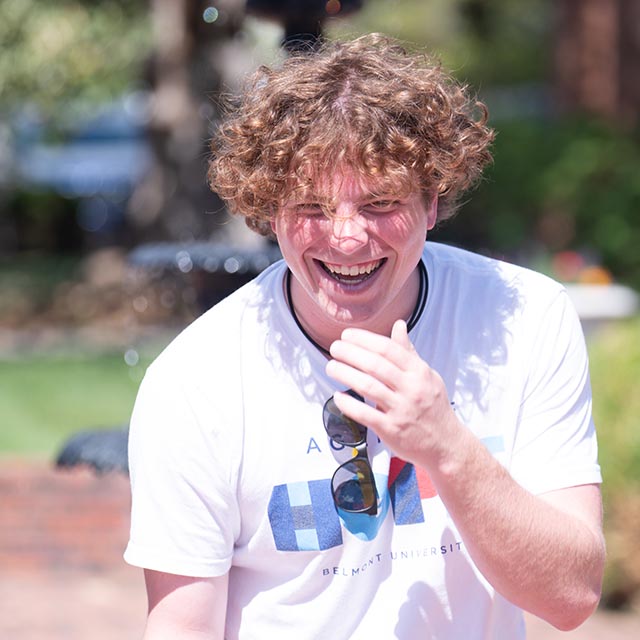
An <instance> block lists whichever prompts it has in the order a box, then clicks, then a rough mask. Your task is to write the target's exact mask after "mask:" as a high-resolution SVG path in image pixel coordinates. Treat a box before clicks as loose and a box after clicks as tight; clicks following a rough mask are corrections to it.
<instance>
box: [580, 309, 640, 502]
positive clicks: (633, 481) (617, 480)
mask: <svg viewBox="0 0 640 640" xmlns="http://www.w3.org/2000/svg"><path fill="white" fill-rule="evenodd" d="M589 356H590V360H591V383H592V386H593V389H594V405H593V407H594V418H595V422H596V427H597V429H598V436H599V438H598V440H599V450H600V454H599V455H600V464H601V465H602V468H603V475H604V485H603V492H604V495H605V498H606V499H607V500H611V499H613V498H614V496H615V495H616V494H619V493H620V492H621V491H627V490H630V489H634V490H635V491H640V429H639V428H638V416H640V393H638V372H640V318H638V317H636V318H634V319H632V320H628V321H626V322H621V323H616V324H615V325H611V326H609V327H607V328H605V329H604V330H602V331H600V332H599V334H598V335H597V336H596V337H595V338H594V339H592V340H590V342H589Z"/></svg>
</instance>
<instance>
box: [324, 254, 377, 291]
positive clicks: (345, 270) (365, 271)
mask: <svg viewBox="0 0 640 640" xmlns="http://www.w3.org/2000/svg"><path fill="white" fill-rule="evenodd" d="M386 261H387V259H386V258H383V259H382V260H372V261H371V262H363V263H362V264H356V265H351V266H347V265H342V264H332V263H330V262H320V265H321V266H322V268H323V269H324V270H325V271H326V272H327V273H328V274H329V275H330V276H331V278H333V279H334V280H336V281H337V282H339V283H341V284H351V285H354V284H360V283H361V282H364V281H365V280H368V279H369V278H371V277H372V276H373V274H374V273H376V272H377V271H378V269H380V267H381V266H382V265H383V264H384V263H385V262H386Z"/></svg>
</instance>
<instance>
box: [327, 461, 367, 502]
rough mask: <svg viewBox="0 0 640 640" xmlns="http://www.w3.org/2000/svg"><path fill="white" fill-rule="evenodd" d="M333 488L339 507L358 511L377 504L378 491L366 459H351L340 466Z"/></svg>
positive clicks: (334, 497) (335, 475)
mask: <svg viewBox="0 0 640 640" xmlns="http://www.w3.org/2000/svg"><path fill="white" fill-rule="evenodd" d="M332 488H333V499H334V501H335V503H336V506H337V507H338V508H339V509H344V511H349V512H354V513H358V512H362V511H369V510H370V509H372V508H375V507H376V506H377V501H378V492H377V491H376V485H375V481H374V478H373V473H372V471H371V467H370V466H369V463H368V462H367V461H366V460H363V459H356V460H350V461H349V462H346V463H345V464H343V465H342V466H340V467H338V469H337V471H336V472H335V474H334V476H333V480H332Z"/></svg>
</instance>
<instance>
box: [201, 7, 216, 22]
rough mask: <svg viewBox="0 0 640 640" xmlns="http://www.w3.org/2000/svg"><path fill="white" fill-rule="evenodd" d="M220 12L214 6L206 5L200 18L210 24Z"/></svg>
mask: <svg viewBox="0 0 640 640" xmlns="http://www.w3.org/2000/svg"><path fill="white" fill-rule="evenodd" d="M219 15H220V12H219V11H218V10H217V9H216V8H215V7H207V8H206V9H205V10H204V13H203V14H202V19H203V20H204V21H205V22H208V23H209V24H211V23H212V22H215V21H216V20H217V19H218V16H219Z"/></svg>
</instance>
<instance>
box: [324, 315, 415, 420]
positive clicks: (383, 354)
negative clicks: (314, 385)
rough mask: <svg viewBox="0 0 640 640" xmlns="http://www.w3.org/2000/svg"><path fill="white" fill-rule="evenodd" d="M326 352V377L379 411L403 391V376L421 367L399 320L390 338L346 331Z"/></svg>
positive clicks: (366, 332) (362, 331)
mask: <svg viewBox="0 0 640 640" xmlns="http://www.w3.org/2000/svg"><path fill="white" fill-rule="evenodd" d="M330 351H331V355H332V357H333V360H331V361H329V363H328V364H327V367H326V371H327V375H329V376H330V377H332V378H334V379H335V380H337V381H338V382H341V383H342V384H344V385H345V386H347V387H349V388H351V389H354V390H355V391H357V392H358V393H359V394H360V395H362V396H364V397H365V398H368V399H369V400H370V401H372V402H375V404H376V406H377V407H378V409H381V410H382V411H385V410H386V408H388V407H389V406H390V405H391V404H392V403H393V392H395V391H398V390H400V389H401V388H402V387H403V385H404V382H405V378H406V373H407V372H410V371H412V370H413V369H415V368H416V367H417V366H419V365H421V364H424V363H422V361H421V360H419V362H418V361H416V358H417V354H416V352H415V350H414V348H413V345H412V344H411V341H410V340H409V336H408V334H407V327H406V324H405V322H404V321H402V320H400V321H398V322H396V323H395V324H394V326H393V330H392V332H391V338H388V337H386V336H381V335H379V334H375V333H372V332H370V331H365V330H361V329H347V330H345V331H344V332H343V334H342V339H340V340H336V341H335V342H334V343H333V344H332V345H331V349H330Z"/></svg>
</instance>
